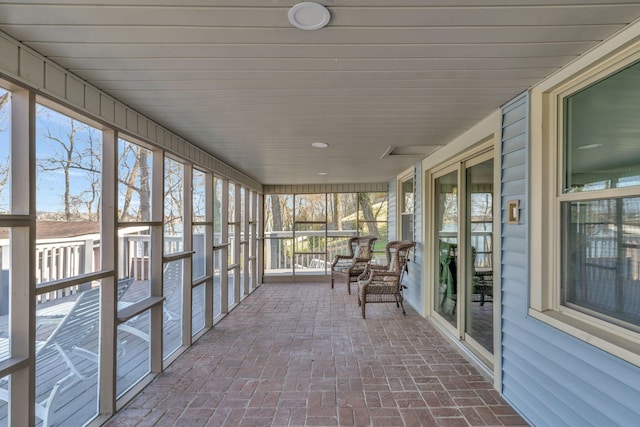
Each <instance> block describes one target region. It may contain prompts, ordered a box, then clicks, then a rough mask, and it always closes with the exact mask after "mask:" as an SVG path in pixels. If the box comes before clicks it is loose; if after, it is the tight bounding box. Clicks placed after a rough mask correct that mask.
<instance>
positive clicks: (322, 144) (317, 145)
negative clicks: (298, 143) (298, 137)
mask: <svg viewBox="0 0 640 427" xmlns="http://www.w3.org/2000/svg"><path fill="white" fill-rule="evenodd" d="M311 146H312V147H313V148H327V147H328V146H329V144H327V143H326V142H313V143H311Z"/></svg>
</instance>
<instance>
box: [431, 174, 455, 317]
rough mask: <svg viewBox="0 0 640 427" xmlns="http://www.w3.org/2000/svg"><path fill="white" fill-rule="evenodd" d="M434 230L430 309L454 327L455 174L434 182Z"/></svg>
mask: <svg viewBox="0 0 640 427" xmlns="http://www.w3.org/2000/svg"><path fill="white" fill-rule="evenodd" d="M435 202H436V203H435V216H434V218H435V221H436V224H435V230H436V239H437V240H436V246H435V247H436V251H437V254H436V256H437V259H436V266H438V267H437V277H436V281H435V284H436V285H435V287H434V291H435V297H434V299H433V302H434V309H435V311H437V312H438V313H439V314H440V315H441V316H442V317H444V318H445V319H446V320H447V321H448V322H449V323H450V324H451V325H453V326H454V327H455V326H457V316H456V305H457V304H456V303H457V301H458V283H457V282H458V280H457V277H458V267H457V252H458V171H457V169H456V170H454V171H453V172H450V173H448V174H446V175H444V176H441V177H439V178H436V180H435Z"/></svg>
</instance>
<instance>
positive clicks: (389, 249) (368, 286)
mask: <svg viewBox="0 0 640 427" xmlns="http://www.w3.org/2000/svg"><path fill="white" fill-rule="evenodd" d="M415 245H416V244H415V242H413V241H409V240H403V241H395V242H389V243H388V244H387V246H386V248H385V249H386V251H385V252H386V255H387V265H386V266H381V265H374V264H368V265H367V268H366V270H365V272H364V273H362V275H361V276H360V277H359V278H358V305H359V306H360V307H361V310H362V318H363V319H364V318H365V316H366V313H365V309H366V306H367V304H369V303H383V302H395V303H396V306H397V307H400V308H402V314H407V313H406V312H405V310H404V304H403V297H402V291H403V289H405V288H406V286H405V285H403V284H402V277H403V275H404V272H405V271H406V269H407V261H408V259H409V255H410V253H411V249H413V247H414V246H415Z"/></svg>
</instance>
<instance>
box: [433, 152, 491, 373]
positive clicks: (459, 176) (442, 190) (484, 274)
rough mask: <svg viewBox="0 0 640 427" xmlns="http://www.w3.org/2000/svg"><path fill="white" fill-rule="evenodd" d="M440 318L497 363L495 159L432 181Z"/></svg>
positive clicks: (474, 161)
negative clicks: (494, 226)
mask: <svg viewBox="0 0 640 427" xmlns="http://www.w3.org/2000/svg"><path fill="white" fill-rule="evenodd" d="M433 185H434V187H433V194H434V237H435V241H434V261H435V266H436V268H435V273H436V278H435V282H434V283H435V284H434V288H433V292H434V298H433V308H434V312H435V313H437V316H436V317H437V318H438V319H439V320H440V321H441V322H442V323H443V325H444V326H445V327H446V328H447V329H448V330H449V331H450V332H451V333H453V334H455V335H456V336H457V337H460V338H461V339H462V340H463V341H464V342H465V343H466V344H467V345H468V346H469V348H470V349H472V350H473V351H474V353H476V354H477V355H478V356H479V357H480V358H481V359H483V360H484V361H485V362H486V363H487V364H488V365H491V364H492V360H493V356H492V355H493V333H494V320H493V319H494V310H493V190H494V186H493V157H492V153H491V152H487V153H484V154H481V155H478V156H476V157H474V158H471V159H469V160H466V161H464V162H461V163H456V164H455V165H451V166H450V167H449V168H447V169H445V170H444V171H443V172H442V173H441V174H440V175H436V176H435V177H434V180H433Z"/></svg>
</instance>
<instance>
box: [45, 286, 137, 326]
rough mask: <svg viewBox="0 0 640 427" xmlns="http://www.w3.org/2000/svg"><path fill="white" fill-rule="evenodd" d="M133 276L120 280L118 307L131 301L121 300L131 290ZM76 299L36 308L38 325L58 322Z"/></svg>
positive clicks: (124, 305)
mask: <svg viewBox="0 0 640 427" xmlns="http://www.w3.org/2000/svg"><path fill="white" fill-rule="evenodd" d="M133 280H134V279H133V277H128V278H125V279H120V280H118V295H117V298H118V308H124V307H126V306H128V305H130V303H128V302H126V301H121V298H122V296H123V295H124V294H125V293H126V292H127V291H128V290H129V287H130V286H131V284H132V283H133ZM74 304H75V301H65V302H62V303H58V304H55V305H51V306H49V307H45V308H41V309H39V310H36V323H37V325H38V326H40V325H42V324H57V323H58V322H60V320H62V319H64V317H65V316H66V315H67V314H68V313H69V311H71V308H72V307H73V306H74Z"/></svg>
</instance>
